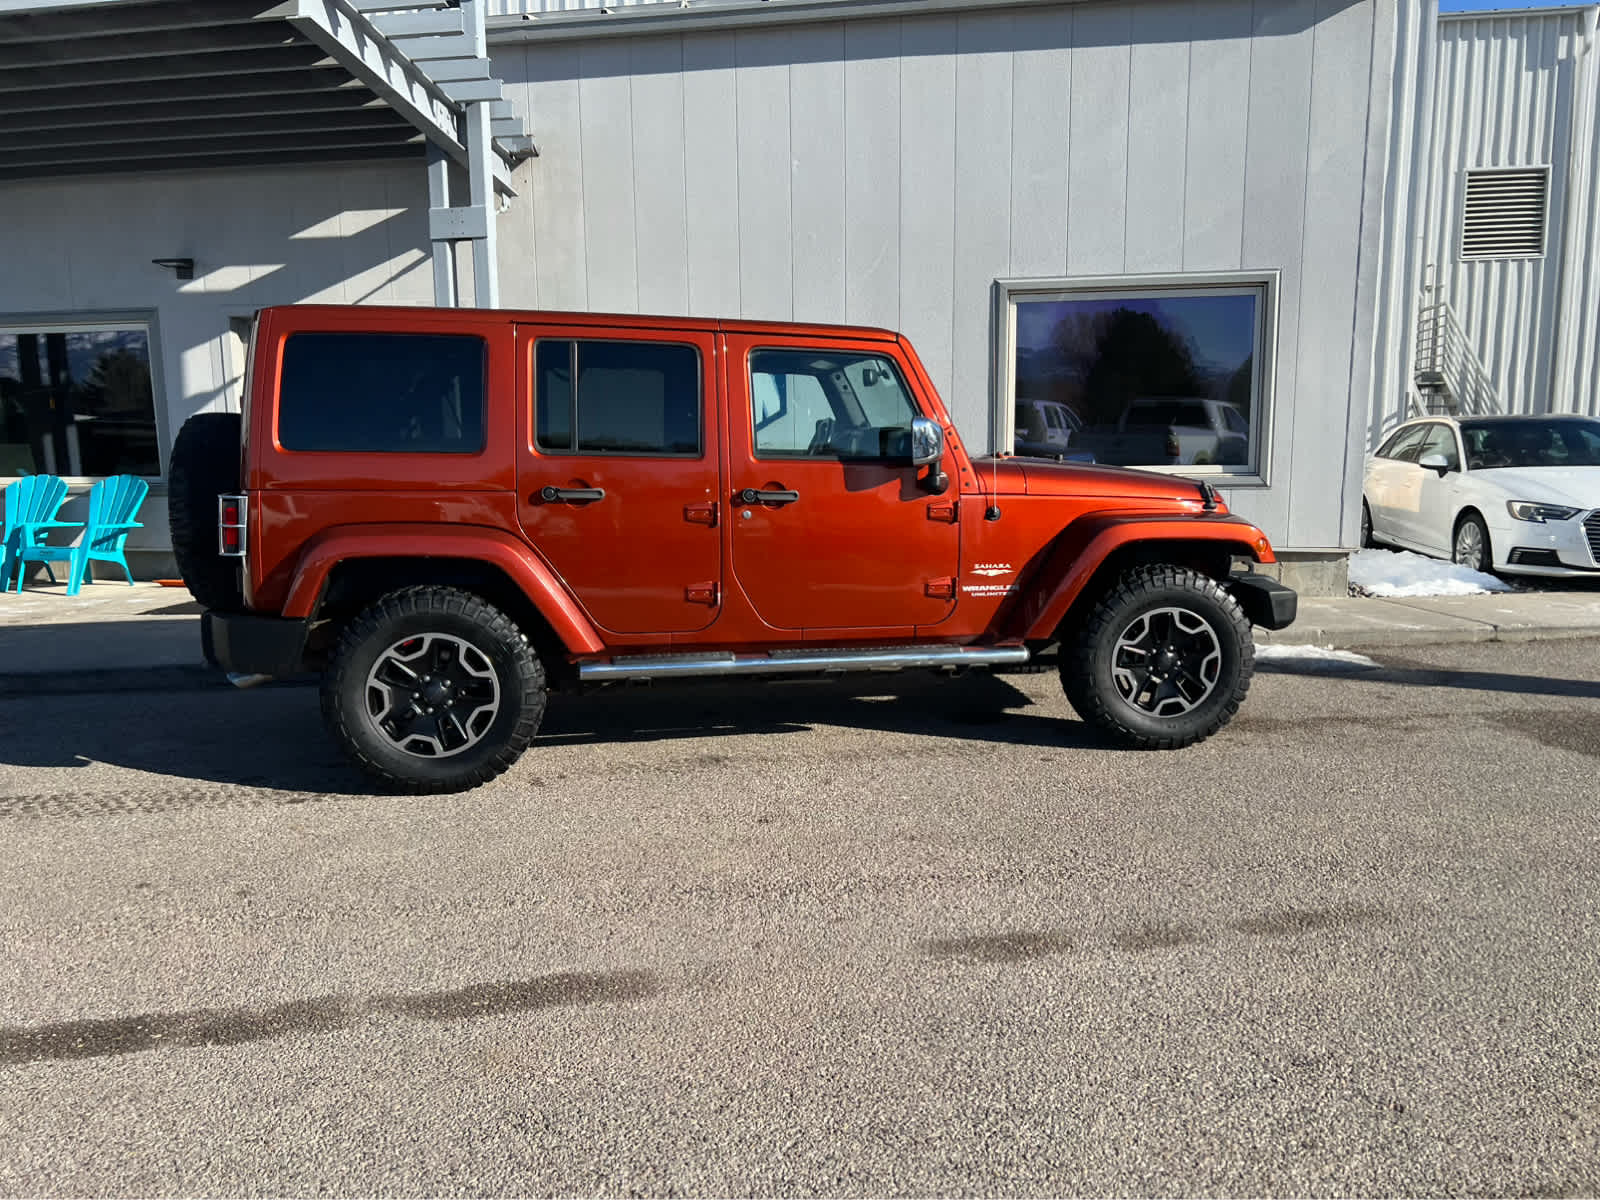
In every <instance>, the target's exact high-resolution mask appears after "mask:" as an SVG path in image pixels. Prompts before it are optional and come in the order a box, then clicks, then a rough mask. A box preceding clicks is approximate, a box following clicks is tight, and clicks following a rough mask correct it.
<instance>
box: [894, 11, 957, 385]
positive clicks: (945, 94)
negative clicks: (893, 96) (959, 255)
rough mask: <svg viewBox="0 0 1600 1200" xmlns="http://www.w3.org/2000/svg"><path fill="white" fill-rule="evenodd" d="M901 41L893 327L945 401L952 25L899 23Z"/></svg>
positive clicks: (951, 240) (951, 238) (951, 225)
mask: <svg viewBox="0 0 1600 1200" xmlns="http://www.w3.org/2000/svg"><path fill="white" fill-rule="evenodd" d="M900 40H901V56H902V57H901V60H900V152H901V157H900V328H901V329H902V330H903V331H904V332H905V333H906V334H907V335H908V336H909V337H910V338H911V340H912V341H913V342H914V343H915V344H916V347H917V351H918V353H919V354H921V356H922V360H923V364H924V365H925V366H926V367H927V368H928V373H929V374H930V375H931V376H932V377H933V382H934V386H936V387H937V388H938V389H939V392H940V394H941V395H943V396H944V398H945V400H946V402H951V401H952V399H953V397H952V394H951V369H952V368H951V360H952V355H951V336H950V335H951V329H952V315H951V297H952V295H953V285H952V283H951V279H952V271H953V270H954V263H955V224H956V218H955V155H956V143H955V137H956V64H955V50H956V23H955V21H954V20H953V19H951V18H949V17H936V18H930V19H926V20H923V19H918V20H906V21H905V22H904V23H903V24H902V25H901V30H900Z"/></svg>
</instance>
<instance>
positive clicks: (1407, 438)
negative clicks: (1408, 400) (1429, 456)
mask: <svg viewBox="0 0 1600 1200" xmlns="http://www.w3.org/2000/svg"><path fill="white" fill-rule="evenodd" d="M1427 436H1428V426H1426V425H1413V426H1411V427H1410V428H1409V429H1402V430H1400V432H1399V433H1396V434H1395V435H1394V436H1393V437H1391V438H1390V439H1389V440H1388V441H1387V442H1385V443H1384V444H1383V446H1382V447H1381V448H1380V449H1379V450H1378V457H1379V458H1395V459H1399V460H1400V461H1402V462H1414V461H1416V457H1417V449H1418V448H1419V447H1420V446H1421V445H1422V439H1423V438H1425V437H1427Z"/></svg>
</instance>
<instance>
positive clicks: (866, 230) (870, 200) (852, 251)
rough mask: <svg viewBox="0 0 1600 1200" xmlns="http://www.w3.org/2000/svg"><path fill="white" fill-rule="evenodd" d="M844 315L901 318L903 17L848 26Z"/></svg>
mask: <svg viewBox="0 0 1600 1200" xmlns="http://www.w3.org/2000/svg"><path fill="white" fill-rule="evenodd" d="M844 55H845V86H844V112H845V118H844V160H845V173H844V189H845V191H844V208H845V256H844V269H845V299H844V311H845V320H846V321H849V322H851V323H853V324H859V325H883V326H886V327H888V328H890V329H895V328H898V327H899V325H900V23H899V22H898V21H852V22H850V23H849V24H847V25H846V26H845V28H844Z"/></svg>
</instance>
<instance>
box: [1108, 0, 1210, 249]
mask: <svg viewBox="0 0 1600 1200" xmlns="http://www.w3.org/2000/svg"><path fill="white" fill-rule="evenodd" d="M1193 23H1194V6H1193V4H1192V3H1190V2H1189V0H1168V2H1166V3H1161V4H1150V5H1139V6H1137V7H1135V8H1134V10H1133V61H1132V65H1131V68H1130V77H1129V78H1130V87H1129V91H1130V96H1131V104H1130V106H1129V113H1128V224H1127V239H1128V250H1127V261H1126V264H1125V267H1126V269H1127V270H1128V271H1130V272H1132V273H1135V274H1139V273H1149V272H1168V271H1181V270H1182V269H1183V257H1184V256H1183V242H1184V238H1183V226H1184V208H1185V205H1184V197H1185V191H1186V180H1185V178H1184V174H1185V159H1186V157H1187V155H1186V153H1185V151H1186V147H1187V145H1188V142H1189V59H1190V48H1189V39H1190V37H1191V36H1194V35H1197V34H1199V33H1200V32H1202V31H1199V30H1196V29H1195V28H1194V27H1193Z"/></svg>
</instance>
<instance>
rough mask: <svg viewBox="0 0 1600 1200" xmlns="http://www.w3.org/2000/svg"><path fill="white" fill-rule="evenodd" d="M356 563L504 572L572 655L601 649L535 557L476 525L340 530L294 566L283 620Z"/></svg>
mask: <svg viewBox="0 0 1600 1200" xmlns="http://www.w3.org/2000/svg"><path fill="white" fill-rule="evenodd" d="M357 558H456V559H467V560H469V561H472V562H481V563H487V564H489V565H491V566H495V567H498V568H499V569H500V570H502V571H504V572H505V573H506V575H507V576H508V577H510V579H511V581H512V582H513V583H514V584H516V585H517V587H519V588H521V589H522V592H523V594H524V595H526V596H527V597H528V599H529V600H530V601H532V602H533V605H534V607H535V608H537V609H538V610H539V612H540V614H541V615H542V616H543V617H544V619H545V620H546V621H548V622H550V627H551V628H552V629H553V630H555V634H556V636H557V637H558V638H560V639H561V642H562V644H563V645H564V646H566V648H567V650H568V651H569V652H571V653H572V654H599V653H601V652H602V651H603V650H604V649H605V644H604V643H603V642H602V641H601V640H600V638H599V636H598V635H596V633H595V631H594V626H592V625H591V624H590V623H589V619H588V618H587V617H586V616H584V614H583V612H582V610H581V609H579V608H578V605H577V603H576V602H575V601H574V600H573V599H572V597H571V595H569V594H568V592H567V590H566V588H565V587H564V586H563V585H562V583H561V581H560V579H558V578H557V577H556V575H555V572H553V571H552V570H551V569H550V568H549V567H548V566H547V565H546V564H545V562H544V560H543V559H541V558H539V556H538V555H536V554H534V553H533V552H532V551H531V550H530V549H528V547H527V546H526V545H525V544H524V543H522V542H519V541H518V540H517V539H516V538H513V537H511V536H510V535H509V534H506V533H503V532H502V531H500V530H498V529H489V528H486V527H481V526H475V525H452V526H449V527H448V528H440V527H439V526H438V525H421V524H415V525H414V524H394V525H341V526H339V527H337V528H335V529H329V530H326V531H325V532H323V533H321V534H318V535H317V536H316V537H314V538H312V539H311V541H309V542H308V543H307V544H306V547H305V550H304V551H302V553H301V555H300V561H299V562H298V563H297V564H296V565H295V570H294V577H293V579H292V580H291V582H290V584H289V596H288V599H287V600H286V601H285V602H284V606H283V616H285V617H295V618H300V619H304V618H307V617H310V616H311V614H312V612H313V611H314V610H315V608H316V604H317V597H319V596H320V595H321V594H322V588H323V585H324V584H325V583H326V582H327V580H328V573H329V572H330V571H332V570H333V568H334V566H335V565H336V564H338V563H341V562H345V561H348V560H350V559H357Z"/></svg>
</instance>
